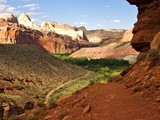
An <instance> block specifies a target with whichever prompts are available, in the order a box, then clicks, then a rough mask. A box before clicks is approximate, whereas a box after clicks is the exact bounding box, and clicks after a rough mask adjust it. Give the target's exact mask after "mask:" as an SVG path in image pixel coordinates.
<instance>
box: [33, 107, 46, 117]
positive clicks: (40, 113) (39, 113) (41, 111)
mask: <svg viewBox="0 0 160 120" xmlns="http://www.w3.org/2000/svg"><path fill="white" fill-rule="evenodd" d="M45 115H46V111H45V109H44V108H39V109H37V110H36V111H35V112H34V116H39V117H41V116H45Z"/></svg>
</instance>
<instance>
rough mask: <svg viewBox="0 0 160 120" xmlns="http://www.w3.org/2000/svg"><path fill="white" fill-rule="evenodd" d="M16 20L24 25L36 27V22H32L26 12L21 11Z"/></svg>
mask: <svg viewBox="0 0 160 120" xmlns="http://www.w3.org/2000/svg"><path fill="white" fill-rule="evenodd" d="M18 22H19V24H23V25H25V26H26V27H27V26H28V27H38V25H37V24H35V23H33V22H32V21H31V19H30V18H29V16H28V15H27V14H26V13H22V14H21V15H20V17H19V18H18Z"/></svg>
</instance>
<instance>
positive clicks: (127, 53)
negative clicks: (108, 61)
mask: <svg viewBox="0 0 160 120" xmlns="http://www.w3.org/2000/svg"><path fill="white" fill-rule="evenodd" d="M132 37H133V34H132V29H130V30H129V31H126V32H125V34H124V35H123V36H122V37H120V38H117V39H115V40H114V39H112V40H111V41H110V43H108V44H106V45H103V46H102V47H91V48H81V49H80V50H78V51H76V52H74V53H72V54H71V56H72V57H87V58H93V59H100V58H116V59H124V60H128V61H129V62H130V63H132V64H133V63H135V62H136V57H137V55H138V54H139V52H136V51H135V50H134V49H133V48H132V46H131V44H130V41H131V39H132Z"/></svg>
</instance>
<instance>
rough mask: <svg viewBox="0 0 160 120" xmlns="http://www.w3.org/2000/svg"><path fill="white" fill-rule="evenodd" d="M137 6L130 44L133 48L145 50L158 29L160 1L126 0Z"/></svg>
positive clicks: (159, 26) (148, 47) (159, 29)
mask: <svg viewBox="0 0 160 120" xmlns="http://www.w3.org/2000/svg"><path fill="white" fill-rule="evenodd" d="M127 1H128V2H129V3H130V4H133V5H136V6H137V7H138V21H137V22H136V23H135V27H134V29H133V34H134V37H133V39H132V41H131V44H132V46H133V48H134V49H136V50H137V51H140V52H145V51H148V50H149V49H150V43H151V42H152V40H153V38H154V36H155V35H156V34H157V33H158V32H159V31H160V17H159V14H160V7H159V4H160V1H159V0H127Z"/></svg>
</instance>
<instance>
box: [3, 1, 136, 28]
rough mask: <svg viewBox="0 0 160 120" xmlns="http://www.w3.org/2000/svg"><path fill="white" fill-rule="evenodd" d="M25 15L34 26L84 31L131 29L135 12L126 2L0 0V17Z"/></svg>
mask: <svg viewBox="0 0 160 120" xmlns="http://www.w3.org/2000/svg"><path fill="white" fill-rule="evenodd" d="M22 12H26V13H27V14H28V15H29V16H30V18H31V19H32V21H33V22H35V23H37V24H41V23H42V22H44V21H46V22H53V21H55V22H58V23H59V24H69V25H71V26H77V27H78V26H85V27H86V28H87V29H89V30H90V29H110V28H114V29H130V28H132V27H133V24H134V23H135V22H136V21H137V8H136V7H135V6H131V5H129V3H128V2H127V1H126V0H0V13H13V14H14V15H16V16H17V17H19V15H20V14H21V13H22Z"/></svg>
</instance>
